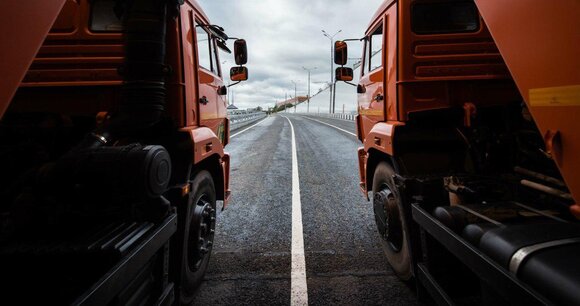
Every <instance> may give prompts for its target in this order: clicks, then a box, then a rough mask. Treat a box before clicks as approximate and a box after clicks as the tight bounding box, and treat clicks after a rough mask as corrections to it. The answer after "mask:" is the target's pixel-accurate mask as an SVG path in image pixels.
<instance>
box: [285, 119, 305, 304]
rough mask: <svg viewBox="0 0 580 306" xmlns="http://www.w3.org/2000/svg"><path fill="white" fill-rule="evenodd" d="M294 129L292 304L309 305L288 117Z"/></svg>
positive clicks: (298, 197) (296, 164) (293, 171)
mask: <svg viewBox="0 0 580 306" xmlns="http://www.w3.org/2000/svg"><path fill="white" fill-rule="evenodd" d="M282 117H284V118H286V120H288V122H289V123H290V130H291V131H292V270H291V281H290V305H292V306H295V305H301V306H302V305H304V306H306V305H308V287H307V283H306V259H305V258H304V232H303V229H302V204H301V203H300V177H299V176H298V154H297V153H296V135H295V134H294V125H292V121H290V119H289V118H288V117H285V116H282Z"/></svg>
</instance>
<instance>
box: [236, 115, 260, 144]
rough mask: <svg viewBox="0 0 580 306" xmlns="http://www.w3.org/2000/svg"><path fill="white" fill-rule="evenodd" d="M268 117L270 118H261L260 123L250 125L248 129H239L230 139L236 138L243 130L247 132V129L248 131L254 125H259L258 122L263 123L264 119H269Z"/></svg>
mask: <svg viewBox="0 0 580 306" xmlns="http://www.w3.org/2000/svg"><path fill="white" fill-rule="evenodd" d="M268 118H269V117H266V118H264V119H262V120H260V121H259V122H258V123H256V124H254V125H252V126H251V127H249V128H246V129H244V130H241V131H239V132H237V133H235V134H234V135H230V139H232V138H234V137H236V136H238V135H240V134H241V133H243V132H245V131H247V130H249V129H251V128H253V127H255V126H256V125H258V124H260V123H262V121H264V120H266V119H268Z"/></svg>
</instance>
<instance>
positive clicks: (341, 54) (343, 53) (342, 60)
mask: <svg viewBox="0 0 580 306" xmlns="http://www.w3.org/2000/svg"><path fill="white" fill-rule="evenodd" d="M347 61H348V46H347V45H346V42H344V41H342V40H337V41H335V42H334V63H335V64H337V65H341V66H344V65H346V62H347Z"/></svg>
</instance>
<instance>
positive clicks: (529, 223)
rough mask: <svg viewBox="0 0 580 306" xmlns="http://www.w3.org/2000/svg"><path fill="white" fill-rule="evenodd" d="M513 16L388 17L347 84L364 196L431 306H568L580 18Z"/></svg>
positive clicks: (393, 258) (499, 6)
mask: <svg viewBox="0 0 580 306" xmlns="http://www.w3.org/2000/svg"><path fill="white" fill-rule="evenodd" d="M508 2H509V3H508ZM508 2H506V1H486V0H476V1H467V0H457V1H437V0H398V1H395V0H387V1H384V3H383V4H382V5H381V7H380V8H379V9H378V10H377V12H376V14H375V15H374V17H373V19H372V20H371V22H370V24H369V27H368V29H367V31H366V33H365V36H364V38H362V39H360V40H361V41H362V42H363V43H364V49H363V57H362V64H361V66H360V67H361V71H360V81H359V83H358V84H352V85H355V86H356V87H357V92H358V116H357V117H356V126H357V135H358V138H359V139H360V141H361V142H362V143H363V146H362V147H361V148H360V149H359V150H358V158H359V173H360V187H361V189H362V191H363V193H364V195H365V197H367V199H369V196H368V194H369V193H370V192H372V202H373V210H374V215H375V221H376V224H377V229H378V231H379V233H380V235H381V237H382V243H383V247H384V251H385V255H386V257H387V259H388V261H389V263H390V265H391V266H392V267H393V269H394V271H395V272H396V273H397V275H398V276H399V277H400V278H401V279H403V280H411V279H414V280H416V281H417V283H418V288H419V292H420V293H422V292H426V293H429V294H430V295H431V297H432V298H433V299H434V301H435V302H437V303H438V304H453V303H457V302H461V301H471V302H472V303H474V301H477V302H478V303H482V304H497V303H500V304H506V303H511V304H551V303H555V304H567V305H572V304H574V305H577V304H579V303H580V294H579V292H578V290H577V288H579V287H580V264H578V261H577V258H578V256H580V224H578V219H579V218H580V214H579V212H580V211H579V209H578V205H577V200H578V197H580V178H579V177H578V173H580V172H579V171H578V170H579V169H578V165H579V164H580V159H579V156H580V154H579V153H580V147H579V146H580V138H579V135H580V134H579V133H578V132H577V130H578V128H579V127H580V126H579V124H578V121H577V120H575V116H577V114H579V113H580V109H579V107H580V73H578V71H580V61H579V60H578V54H580V49H579V48H580V46H579V45H578V44H574V43H572V42H573V41H578V38H579V37H580V26H579V25H580V24H579V23H578V16H580V3H578V1H573V0H565V1H560V2H558V4H554V3H546V2H545V1H539V0H537V1H536V0H533V1H508ZM347 41H348V40H347ZM347 41H337V42H336V43H335V62H336V64H338V65H341V67H339V68H337V70H336V76H337V80H338V81H346V82H350V81H352V79H353V70H352V69H351V68H349V67H345V65H346V64H347V59H348V46H347Z"/></svg>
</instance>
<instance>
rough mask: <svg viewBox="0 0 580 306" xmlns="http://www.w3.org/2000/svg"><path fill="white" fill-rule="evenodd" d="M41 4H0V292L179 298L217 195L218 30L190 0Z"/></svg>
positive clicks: (222, 182)
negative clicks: (0, 286) (32, 289)
mask: <svg viewBox="0 0 580 306" xmlns="http://www.w3.org/2000/svg"><path fill="white" fill-rule="evenodd" d="M41 2H42V3H40V2H39V3H35V4H30V3H24V2H22V3H21V2H18V1H9V2H2V3H1V4H0V15H1V16H2V18H0V28H1V30H0V34H2V35H0V37H1V39H2V45H3V48H2V49H1V51H0V57H1V58H2V59H3V61H2V63H1V64H0V68H1V70H0V72H1V73H2V75H3V81H2V82H1V83H0V118H1V121H0V139H1V140H2V145H1V146H0V157H1V161H0V169H2V170H1V171H0V211H1V217H0V224H1V231H0V258H1V260H0V266H2V268H1V270H2V271H3V272H2V277H1V278H2V279H3V282H2V283H4V284H9V285H8V287H6V288H5V291H4V292H6V295H5V296H4V297H3V299H7V300H9V301H11V302H14V303H17V302H19V301H20V302H21V301H26V303H31V304H34V303H42V304H47V303H50V304H65V303H66V304H71V303H72V304H111V305H127V304H128V303H133V304H141V303H145V304H157V303H158V304H163V305H166V304H190V303H191V302H192V299H193V292H194V290H195V289H196V287H197V286H198V285H199V284H200V282H201V280H202V278H203V274H204V273H205V270H206V268H207V265H208V262H209V257H210V254H211V249H212V245H213V236H214V231H215V220H216V210H217V209H218V207H217V201H223V207H225V206H226V205H227V202H228V198H229V194H230V191H229V167H230V158H229V155H228V154H227V153H226V152H225V151H224V148H225V146H226V145H227V144H228V141H229V120H228V118H227V112H226V107H227V101H226V99H225V98H226V95H227V90H228V87H227V86H226V85H225V84H224V78H223V77H224V74H225V72H224V71H222V69H221V67H220V52H218V51H219V50H222V51H225V52H226V53H231V51H230V49H229V48H228V47H227V45H226V43H227V41H228V40H231V39H232V38H230V37H229V36H228V35H227V34H226V33H225V32H224V30H223V28H221V27H219V26H216V25H214V24H213V23H211V22H210V21H209V19H208V17H207V16H206V15H205V13H204V12H203V10H202V8H201V7H200V5H199V4H198V3H197V2H196V1H195V0H187V1H184V0H133V1H115V0H92V1H88V0H47V1H41ZM233 46H234V53H235V54H234V56H235V62H236V64H237V65H238V66H237V67H234V68H232V70H231V71H230V77H231V79H232V80H234V81H237V82H238V83H239V82H240V81H245V80H246V79H247V78H248V71H247V68H246V67H244V66H243V65H244V64H246V62H247V50H246V43H245V41H244V40H243V39H235V42H234V44H233ZM222 53H223V52H222ZM232 85H234V84H232ZM230 86H231V85H230ZM30 288H35V289H34V290H35V291H36V294H35V295H34V296H30V294H29V292H30ZM9 303H10V302H9Z"/></svg>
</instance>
